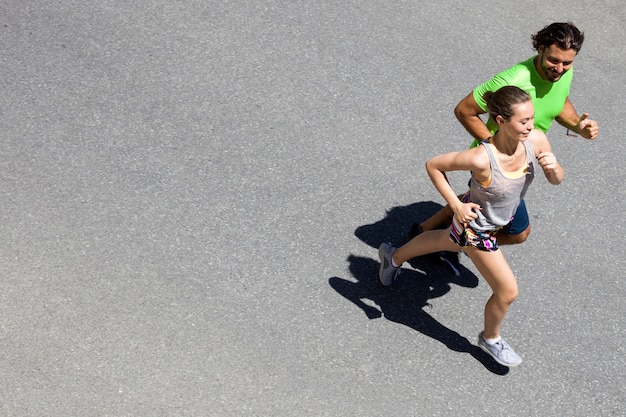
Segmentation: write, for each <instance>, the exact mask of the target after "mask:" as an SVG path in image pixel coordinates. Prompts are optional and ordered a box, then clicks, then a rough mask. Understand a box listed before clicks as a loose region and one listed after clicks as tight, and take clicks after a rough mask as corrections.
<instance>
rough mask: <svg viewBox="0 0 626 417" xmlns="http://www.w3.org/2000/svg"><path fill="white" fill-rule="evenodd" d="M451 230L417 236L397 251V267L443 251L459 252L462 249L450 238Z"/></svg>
mask: <svg viewBox="0 0 626 417" xmlns="http://www.w3.org/2000/svg"><path fill="white" fill-rule="evenodd" d="M449 236H450V228H449V227H448V228H447V229H437V230H429V231H427V232H424V233H421V234H419V235H417V236H415V237H414V238H413V239H411V240H410V241H408V242H407V243H405V244H404V245H402V246H401V247H399V248H398V249H396V251H395V252H394V254H393V261H394V262H395V263H396V265H402V263H404V262H406V261H408V260H409V259H413V258H415V257H416V256H422V255H427V254H429V253H436V252H441V251H449V252H459V251H460V250H461V247H460V246H459V245H457V244H456V243H454V242H452V241H451V240H450V238H449Z"/></svg>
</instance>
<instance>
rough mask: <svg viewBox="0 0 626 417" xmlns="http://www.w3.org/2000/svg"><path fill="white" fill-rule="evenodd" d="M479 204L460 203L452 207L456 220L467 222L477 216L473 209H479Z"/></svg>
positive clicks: (462, 222)
mask: <svg viewBox="0 0 626 417" xmlns="http://www.w3.org/2000/svg"><path fill="white" fill-rule="evenodd" d="M480 209H481V207H480V205H478V204H476V203H472V202H469V203H460V204H459V205H457V206H456V207H455V208H453V209H452V211H454V216H455V217H456V220H457V222H459V223H460V224H463V225H464V224H467V223H469V222H471V221H472V220H474V219H476V218H477V217H478V214H476V212H475V210H480Z"/></svg>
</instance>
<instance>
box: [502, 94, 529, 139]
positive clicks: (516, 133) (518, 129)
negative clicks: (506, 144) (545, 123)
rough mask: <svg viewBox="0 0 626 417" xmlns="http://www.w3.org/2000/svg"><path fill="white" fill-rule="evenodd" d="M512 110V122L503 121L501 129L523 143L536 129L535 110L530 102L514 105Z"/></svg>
mask: <svg viewBox="0 0 626 417" xmlns="http://www.w3.org/2000/svg"><path fill="white" fill-rule="evenodd" d="M512 109H513V116H511V118H510V120H504V119H502V121H503V123H502V125H501V127H500V128H501V129H504V130H505V132H506V133H507V134H508V135H509V136H512V137H516V138H517V139H518V140H519V141H521V142H523V141H525V140H526V139H528V135H529V134H530V131H531V130H532V129H533V127H534V123H535V109H534V107H533V103H532V102H531V101H530V100H528V101H525V102H523V103H519V104H514V105H513V107H512Z"/></svg>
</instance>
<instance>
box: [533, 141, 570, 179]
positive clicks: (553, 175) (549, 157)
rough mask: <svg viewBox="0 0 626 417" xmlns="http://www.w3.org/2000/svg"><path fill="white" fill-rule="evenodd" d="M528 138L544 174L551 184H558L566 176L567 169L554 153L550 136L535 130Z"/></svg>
mask: <svg viewBox="0 0 626 417" xmlns="http://www.w3.org/2000/svg"><path fill="white" fill-rule="evenodd" d="M528 140H530V141H531V144H532V145H533V149H534V151H535V156H536V157H537V162H539V165H540V166H541V168H542V169H543V174H544V175H545V176H546V179H547V180H548V182H550V184H554V185H558V184H560V183H561V182H562V181H563V178H565V171H563V168H562V167H561V164H559V161H557V160H556V156H554V154H553V153H552V146H550V141H549V140H548V137H547V136H546V135H545V134H544V133H543V132H541V131H539V130H533V131H532V132H531V134H530V137H529V138H528Z"/></svg>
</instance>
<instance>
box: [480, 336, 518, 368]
mask: <svg viewBox="0 0 626 417" xmlns="http://www.w3.org/2000/svg"><path fill="white" fill-rule="evenodd" d="M478 346H479V347H480V348H481V349H482V350H484V351H485V352H487V353H488V354H490V355H491V356H492V357H493V359H495V361H496V362H498V363H499V364H500V365H504V366H517V365H519V364H520V363H522V358H521V357H520V356H519V355H518V354H517V353H515V351H514V350H513V348H512V347H511V346H510V345H509V344H508V343H507V342H506V341H505V340H504V339H500V341H498V342H496V343H494V344H493V345H490V344H489V343H487V341H486V340H485V338H484V337H483V333H482V332H480V334H479V335H478Z"/></svg>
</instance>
